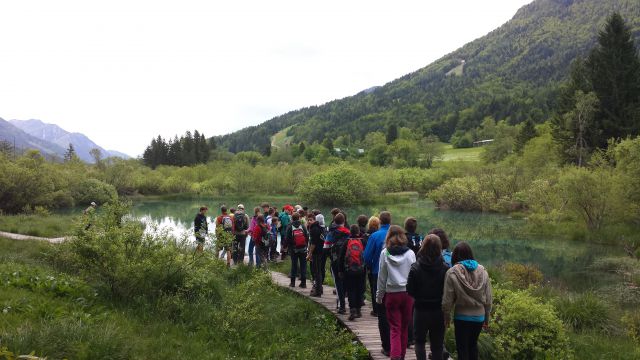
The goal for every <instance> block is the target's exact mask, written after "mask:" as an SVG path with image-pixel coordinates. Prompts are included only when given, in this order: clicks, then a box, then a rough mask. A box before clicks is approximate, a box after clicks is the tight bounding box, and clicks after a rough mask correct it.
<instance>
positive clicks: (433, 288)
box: [407, 234, 449, 360]
mask: <svg viewBox="0 0 640 360" xmlns="http://www.w3.org/2000/svg"><path fill="white" fill-rule="evenodd" d="M447 270H449V267H448V266H447V264H445V262H444V259H443V258H442V245H441V244H440V238H439V237H438V236H436V235H434V234H429V235H427V236H426V237H425V239H424V241H423V242H422V246H421V247H420V249H419V250H418V256H417V261H416V262H415V263H414V264H413V265H412V266H411V271H410V272H409V279H408V280H407V293H409V295H410V296H411V297H412V298H413V300H414V303H413V304H414V305H413V330H414V339H415V352H416V359H417V360H427V351H426V342H427V334H429V344H430V345H431V354H432V355H431V358H432V359H434V360H435V359H437V360H440V359H448V358H449V354H448V353H447V354H444V332H445V327H444V314H443V312H442V293H443V291H444V278H445V275H446V274H447Z"/></svg>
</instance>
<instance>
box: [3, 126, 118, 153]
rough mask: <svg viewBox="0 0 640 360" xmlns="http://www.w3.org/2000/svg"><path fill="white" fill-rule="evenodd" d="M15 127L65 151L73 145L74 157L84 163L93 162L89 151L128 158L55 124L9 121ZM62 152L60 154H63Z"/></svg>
mask: <svg viewBox="0 0 640 360" xmlns="http://www.w3.org/2000/svg"><path fill="white" fill-rule="evenodd" d="M9 122H10V123H11V124H12V125H14V126H15V127H17V128H19V129H21V130H23V131H24V132H26V133H27V134H29V135H31V136H33V137H36V138H38V139H40V140H42V141H45V142H48V143H51V144H55V145H56V146H58V147H60V148H62V149H64V150H66V149H67V148H68V147H69V144H73V147H74V149H75V151H76V155H78V157H79V158H80V159H81V160H83V161H86V162H93V161H94V159H93V157H92V156H91V154H89V151H91V149H96V148H97V149H100V151H102V154H103V157H121V158H125V159H128V158H129V156H128V155H126V154H123V153H121V152H117V151H109V150H105V149H104V148H102V147H100V146H99V145H98V144H96V143H95V142H93V141H92V140H91V139H89V138H88V137H87V136H86V135H84V134H81V133H72V132H69V131H66V130H64V129H63V128H61V127H59V126H58V125H55V124H47V123H45V122H42V121H41V120H36V119H31V120H10V121H9ZM64 150H63V152H62V154H64Z"/></svg>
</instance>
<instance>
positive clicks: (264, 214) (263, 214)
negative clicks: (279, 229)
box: [260, 202, 271, 222]
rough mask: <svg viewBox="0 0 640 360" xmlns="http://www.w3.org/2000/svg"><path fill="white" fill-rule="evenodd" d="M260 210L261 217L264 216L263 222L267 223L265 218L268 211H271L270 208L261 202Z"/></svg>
mask: <svg viewBox="0 0 640 360" xmlns="http://www.w3.org/2000/svg"><path fill="white" fill-rule="evenodd" d="M260 208H261V209H262V216H264V221H265V222H266V221H267V216H269V210H270V209H271V206H269V204H268V203H265V202H263V203H262V204H260Z"/></svg>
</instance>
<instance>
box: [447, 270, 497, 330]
mask: <svg viewBox="0 0 640 360" xmlns="http://www.w3.org/2000/svg"><path fill="white" fill-rule="evenodd" d="M492 301H493V298H492V295H491V280H490V279H489V274H487V271H486V270H485V269H484V267H483V266H482V265H479V264H478V263H477V262H476V261H475V260H465V261H461V262H459V263H458V264H456V265H454V266H453V267H452V268H451V269H449V270H448V271H447V275H446V276H445V280H444V294H443V297H442V311H443V312H444V316H445V319H447V318H450V316H451V315H450V314H451V309H452V308H453V307H454V306H455V317H457V318H460V319H461V320H464V319H471V318H477V319H482V320H484V321H488V320H489V314H490V312H491V303H492ZM472 321H475V320H472Z"/></svg>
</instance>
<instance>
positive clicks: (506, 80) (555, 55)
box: [215, 0, 640, 152]
mask: <svg viewBox="0 0 640 360" xmlns="http://www.w3.org/2000/svg"><path fill="white" fill-rule="evenodd" d="M613 11H618V12H620V13H621V14H622V16H623V17H624V18H625V20H626V21H627V22H628V24H629V25H630V26H631V28H632V29H633V32H634V36H635V38H636V41H638V40H640V1H638V0H607V1H604V0H536V1H534V2H532V3H531V4H529V5H526V6H524V7H522V8H521V9H520V10H518V12H517V13H516V15H515V16H514V17H513V19H511V20H510V21H508V22H507V23H506V24H504V25H502V26H501V27H500V28H498V29H496V30H494V31H492V32H491V33H489V34H487V35H486V36H484V37H482V38H479V39H477V40H475V41H473V42H471V43H469V44H467V45H465V46H463V47H462V48H460V49H458V50H456V51H454V52H453V53H451V54H449V55H446V56H444V57H443V58H442V59H440V60H438V61H436V62H434V63H432V64H431V65H429V66H427V67H425V68H422V69H420V70H418V71H416V72H414V73H411V74H408V75H405V76H403V77H402V78H399V79H397V80H394V81H392V82H390V83H388V84H386V85H385V86H382V87H379V88H375V89H373V90H370V91H363V92H361V93H359V94H357V95H354V96H351V97H348V98H344V99H340V100H335V101H332V102H329V103H327V104H324V105H321V106H313V107H309V108H304V109H300V110H296V111H291V112H289V113H287V114H284V115H281V116H278V117H276V118H273V119H271V120H269V121H266V122H265V123H263V124H260V125H258V126H253V127H249V128H245V129H243V130H240V131H237V132H235V133H232V134H228V135H225V136H221V137H218V138H216V139H215V140H216V143H218V144H219V145H221V146H222V147H225V148H227V149H228V150H230V151H232V152H239V151H245V150H257V151H264V150H265V149H266V148H267V147H268V145H269V144H270V138H271V136H272V135H274V134H275V133H277V132H278V131H280V130H282V129H285V128H287V127H289V126H292V125H293V126H292V127H291V129H289V130H288V135H291V136H293V142H299V141H306V142H307V143H310V142H314V141H322V140H324V139H325V138H329V139H335V138H336V137H338V136H340V135H345V134H347V135H351V136H352V137H353V139H352V140H357V139H362V138H364V136H365V135H366V133H368V132H370V131H375V130H381V129H382V130H384V129H385V128H386V127H387V126H388V125H390V124H397V125H398V126H407V127H411V128H413V129H416V130H417V131H421V132H423V133H424V135H437V136H438V137H440V139H441V140H443V141H448V140H449V139H450V138H451V136H452V135H453V134H454V133H456V132H464V131H467V130H469V129H473V128H476V127H477V126H478V125H479V124H480V123H481V122H482V120H483V119H484V118H485V117H487V116H491V117H493V118H494V119H496V120H501V119H506V120H507V121H509V122H510V123H512V124H515V123H519V122H522V121H525V120H527V119H532V120H534V121H536V122H541V121H544V120H546V119H548V117H549V115H550V114H551V112H552V111H553V108H554V102H555V100H556V95H557V87H558V84H559V82H561V81H562V80H564V79H565V78H566V77H567V75H568V72H569V67H570V65H571V63H572V61H573V60H574V59H575V58H576V57H580V56H584V55H586V53H587V52H588V50H589V49H590V48H591V47H593V45H594V44H595V42H596V37H597V33H598V30H599V29H600V28H601V27H602V25H603V24H604V22H605V20H606V18H607V16H608V15H610V14H611V12H613ZM425 36H428V35H425ZM452 70H454V71H452Z"/></svg>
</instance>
